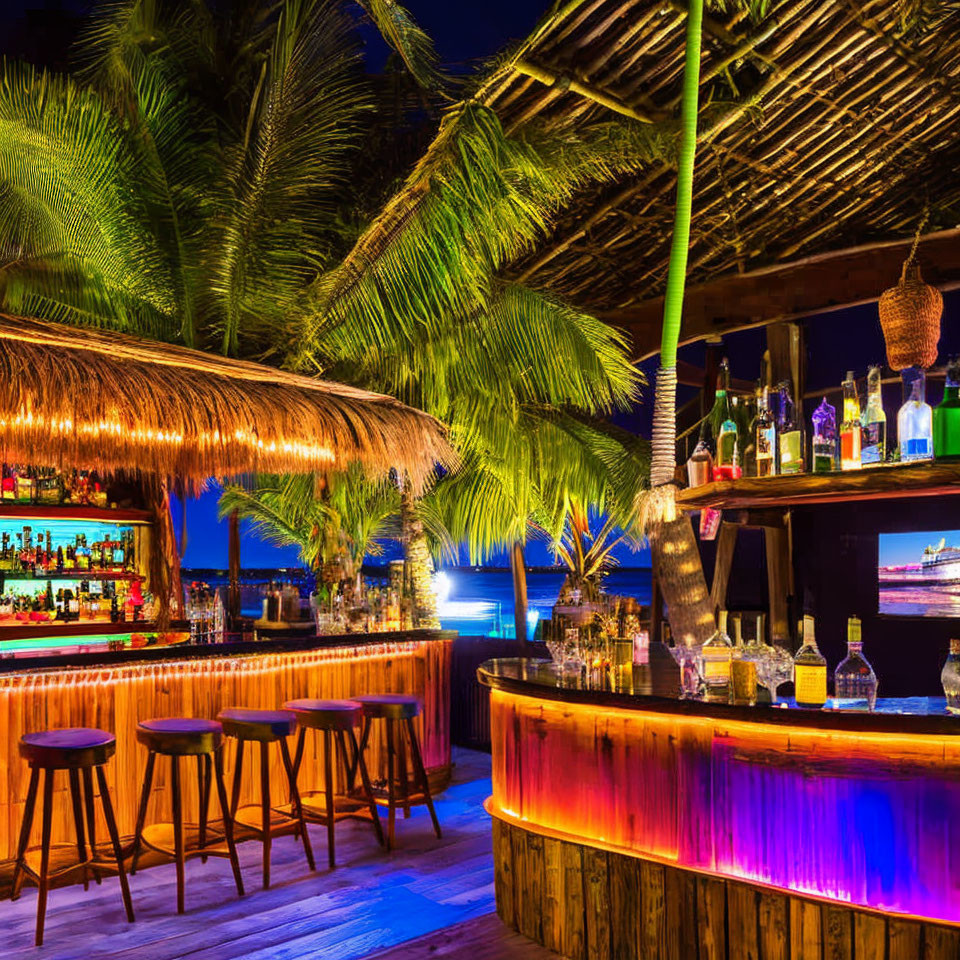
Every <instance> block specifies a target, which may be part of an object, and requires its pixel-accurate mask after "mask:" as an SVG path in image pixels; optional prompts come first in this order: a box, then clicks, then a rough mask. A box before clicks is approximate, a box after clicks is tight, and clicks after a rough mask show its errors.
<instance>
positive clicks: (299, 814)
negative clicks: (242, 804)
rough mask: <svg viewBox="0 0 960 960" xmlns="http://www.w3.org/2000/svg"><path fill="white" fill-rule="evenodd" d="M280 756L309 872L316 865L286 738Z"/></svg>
mask: <svg viewBox="0 0 960 960" xmlns="http://www.w3.org/2000/svg"><path fill="white" fill-rule="evenodd" d="M280 756H281V757H283V766H284V768H285V769H286V771H287V780H288V782H289V784H290V805H291V808H292V813H293V814H294V815H295V816H296V818H297V821H298V822H299V824H300V832H299V836H300V837H302V838H303V852H304V853H305V854H306V855H307V865H308V866H309V867H310V869H311V870H316V869H317V865H316V864H315V863H314V862H313V848H312V847H311V846H310V836H309V834H308V833H307V821H306V820H305V819H304V818H303V803H302V802H301V800H300V788H299V787H298V786H297V778H296V776H295V775H294V770H293V762H292V761H291V759H290V750H289V748H288V747H287V739H286V737H282V738H281V739H280Z"/></svg>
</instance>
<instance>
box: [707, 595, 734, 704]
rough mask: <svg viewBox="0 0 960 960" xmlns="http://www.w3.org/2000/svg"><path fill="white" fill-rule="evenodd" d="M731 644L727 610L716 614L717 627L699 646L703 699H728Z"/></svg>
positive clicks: (725, 700) (718, 701) (715, 700)
mask: <svg viewBox="0 0 960 960" xmlns="http://www.w3.org/2000/svg"><path fill="white" fill-rule="evenodd" d="M732 654H733V645H732V644H731V643H730V637H729V636H728V635H727V611H726V610H721V611H720V613H719V615H718V616H717V629H716V631H714V634H713V636H712V637H710V639H709V640H707V641H706V642H705V643H704V645H703V646H702V647H701V648H700V663H701V668H700V675H701V676H702V677H703V684H704V699H705V700H707V701H709V702H711V703H727V702H728V701H729V700H730V660H731V657H732Z"/></svg>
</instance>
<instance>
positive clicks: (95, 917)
mask: <svg viewBox="0 0 960 960" xmlns="http://www.w3.org/2000/svg"><path fill="white" fill-rule="evenodd" d="M455 760H456V764H457V765H456V768H455V770H454V779H453V782H452V784H451V785H450V787H448V789H447V790H446V791H444V793H443V794H441V795H440V796H439V797H438V798H437V813H438V815H439V817H440V822H441V826H442V828H443V832H444V835H443V839H442V840H437V839H436V837H435V836H434V835H433V832H432V830H431V828H430V820H429V817H428V815H427V813H426V811H425V809H423V808H415V809H414V810H413V811H412V815H411V818H410V819H409V820H407V821H404V820H402V819H400V820H398V824H397V833H398V842H399V844H400V849H398V850H395V851H394V852H393V853H392V854H389V855H388V854H385V853H383V852H382V850H381V849H380V848H379V847H378V846H377V844H376V842H375V840H374V839H373V837H372V833H371V831H370V828H369V826H367V825H366V824H362V823H353V822H350V821H347V822H344V823H341V824H339V825H338V826H337V843H338V847H337V857H338V862H339V863H340V864H341V866H339V867H338V868H337V869H336V870H333V871H330V870H328V869H326V866H325V861H326V850H325V833H324V830H323V828H321V827H311V838H312V840H313V849H314V852H315V853H316V855H317V861H318V865H319V864H321V863H322V864H323V866H322V867H321V868H320V869H318V870H317V872H316V873H314V874H311V873H310V872H309V871H308V870H307V867H306V863H305V862H304V860H303V854H302V848H301V847H300V846H299V845H298V844H297V843H296V842H295V841H294V839H293V838H292V837H281V838H279V839H277V840H275V841H274V847H273V883H272V885H271V887H270V889H269V890H262V889H260V887H259V885H258V879H259V875H260V845H259V844H258V843H256V842H247V843H243V844H241V846H240V861H241V866H242V868H243V873H244V879H245V881H246V884H247V891H248V892H247V895H246V896H245V897H243V898H242V899H241V898H239V897H237V895H236V891H235V889H234V887H233V881H232V877H231V874H230V867H229V864H228V863H227V861H226V860H220V859H211V860H209V861H208V862H207V863H206V864H201V863H200V861H199V860H190V861H188V862H187V889H186V895H187V912H186V913H185V914H184V915H182V916H177V914H176V912H175V911H176V888H175V875H174V868H173V865H172V864H166V865H163V866H159V867H152V868H151V869H149V870H145V871H142V872H141V873H140V874H138V875H137V876H136V877H133V878H131V888H132V893H133V903H134V910H135V911H136V914H137V922H136V923H134V924H132V925H130V924H127V923H126V921H125V919H124V917H123V910H122V907H121V902H120V891H119V886H118V883H117V880H116V878H111V879H108V880H104V882H103V884H102V886H100V887H96V886H91V888H90V890H89V892H87V893H84V891H83V889H82V887H80V886H74V887H69V888H65V889H58V890H53V891H52V892H51V894H50V900H49V907H48V912H47V930H46V939H45V943H44V946H43V947H42V948H41V949H40V950H37V949H36V948H35V947H34V946H33V928H34V922H35V911H36V903H37V898H36V889H35V888H33V887H30V888H27V889H26V890H25V891H24V893H23V896H22V897H21V898H20V900H18V901H17V902H16V903H11V902H10V901H5V902H3V903H0V910H2V911H3V914H2V915H3V921H4V922H3V924H2V926H0V940H2V942H0V956H2V957H3V958H4V960H24V958H30V960H36V958H38V957H43V958H44V960H94V958H108V957H109V958H115V960H179V958H189V960H318V958H323V960H360V958H365V957H372V956H376V957H377V958H383V960H387V958H389V960H418V958H421V957H423V958H427V957H443V956H450V957H453V956H458V955H459V956H465V955H467V954H466V953H465V952H464V951H469V956H470V958H471V960H485V958H487V957H491V958H492V957H496V958H500V960H509V958H516V960H541V958H554V960H555V957H556V955H555V954H552V953H550V952H548V951H545V950H543V949H541V948H539V947H535V946H533V945H532V944H529V943H528V942H527V941H525V940H523V939H522V938H519V937H518V936H517V935H516V934H514V933H513V932H512V931H509V930H507V929H506V928H505V927H503V925H502V924H501V923H500V922H499V920H498V919H497V918H496V915H495V914H493V909H494V897H493V862H492V859H491V850H490V821H489V818H488V817H487V815H486V814H485V813H484V811H483V808H482V803H483V800H484V798H485V797H486V796H487V795H488V794H489V792H490V758H489V757H488V756H486V755H485V754H480V753H473V752H470V751H458V752H457V754H456V756H455ZM484 945H488V946H489V948H490V950H492V951H493V952H480V947H482V946H484Z"/></svg>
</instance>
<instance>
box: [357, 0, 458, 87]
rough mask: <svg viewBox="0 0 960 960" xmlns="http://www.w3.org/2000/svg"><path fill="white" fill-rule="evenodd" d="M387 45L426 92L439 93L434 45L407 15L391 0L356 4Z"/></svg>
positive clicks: (440, 83) (440, 80) (364, 0)
mask: <svg viewBox="0 0 960 960" xmlns="http://www.w3.org/2000/svg"><path fill="white" fill-rule="evenodd" d="M357 3H358V4H359V5H360V6H361V7H362V8H363V9H364V10H365V11H366V13H367V16H369V17H370V19H371V20H372V21H373V23H374V26H376V28H377V30H378V31H379V32H380V35H381V36H382V37H383V39H384V40H385V41H386V42H387V44H388V45H389V46H390V47H391V48H392V49H393V50H395V51H396V53H397V54H398V55H399V57H400V59H401V60H403V62H404V65H405V66H406V68H407V70H409V71H410V74H411V76H412V77H413V78H414V80H416V81H417V83H418V84H419V85H420V86H421V87H423V88H424V89H425V90H441V89H442V88H443V75H442V74H441V72H440V70H439V69H438V67H437V53H436V50H435V49H434V47H433V41H432V40H431V39H430V37H428V36H427V34H426V33H424V31H423V30H422V29H421V28H420V27H419V26H418V25H417V23H416V21H415V20H414V19H413V17H412V16H410V12H409V11H408V10H407V9H406V8H405V7H402V6H401V5H400V4H399V3H394V0H357Z"/></svg>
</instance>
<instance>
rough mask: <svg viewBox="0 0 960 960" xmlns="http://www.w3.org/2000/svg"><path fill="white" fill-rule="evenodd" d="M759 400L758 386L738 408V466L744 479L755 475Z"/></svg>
mask: <svg viewBox="0 0 960 960" xmlns="http://www.w3.org/2000/svg"><path fill="white" fill-rule="evenodd" d="M760 400H761V393H760V387H759V385H758V386H757V389H756V391H755V392H754V395H753V396H752V397H750V398H749V399H744V400H743V402H742V403H741V404H740V406H739V410H740V417H739V418H738V419H737V424H738V426H739V427H740V466H741V467H742V468H743V475H744V476H745V477H755V476H756V475H757V417H758V416H759V414H760Z"/></svg>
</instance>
